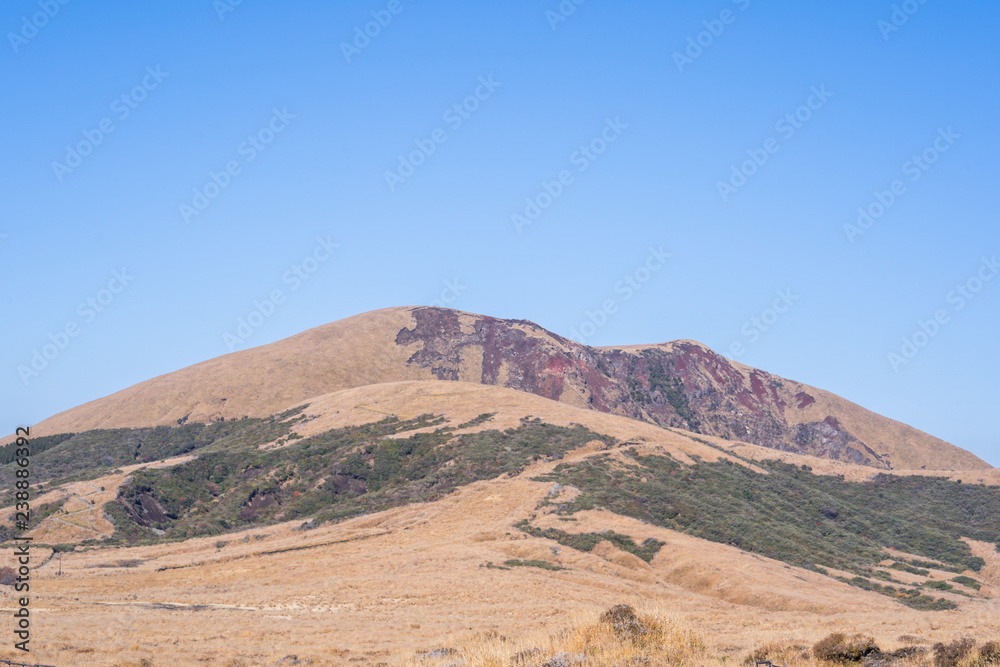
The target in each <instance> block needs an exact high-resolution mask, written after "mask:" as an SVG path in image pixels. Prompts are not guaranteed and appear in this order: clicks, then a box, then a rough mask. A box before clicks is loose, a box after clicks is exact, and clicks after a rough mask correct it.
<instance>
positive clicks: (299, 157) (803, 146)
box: [0, 0, 1000, 465]
mask: <svg viewBox="0 0 1000 667" xmlns="http://www.w3.org/2000/svg"><path fill="white" fill-rule="evenodd" d="M64 1H65V4H62V3H61V2H60V1H59V0H40V1H39V0H35V1H34V2H28V1H25V0H12V1H11V2H6V3H4V4H3V7H2V8H0V29H2V32H3V34H4V35H5V38H4V42H5V44H3V45H2V46H0V59H2V62H0V67H2V70H0V71H2V76H3V84H4V85H3V90H4V94H3V96H2V97H0V108H2V112H3V117H4V118H5V119H6V121H7V126H6V128H5V132H4V136H3V155H4V159H3V161H2V162H0V170H2V171H0V188H2V190H0V192H2V201H3V203H4V207H3V208H4V210H3V214H2V217H0V234H2V235H3V236H2V237H0V260H2V262H3V266H4V269H5V271H4V285H5V289H4V298H5V305H6V309H5V318H4V322H3V325H2V330H0V341H2V346H0V349H2V355H3V356H2V363H0V373H2V374H3V376H4V380H3V382H2V383H0V387H2V390H0V391H2V395H0V398H2V401H3V406H4V408H3V413H2V423H0V431H3V432H5V433H7V432H11V431H13V429H14V427H15V426H17V425H20V424H25V423H27V424H30V423H34V422H36V421H39V420H41V419H43V418H45V417H47V416H49V415H51V414H54V413H56V412H59V411H61V410H64V409H67V408H70V407H73V406H75V405H77V404H80V403H82V402H84V401H87V400H91V399H94V398H98V397H100V396H104V395H107V394H109V393H112V392H114V391H117V390H119V389H122V388H124V387H127V386H129V385H132V384H134V383H136V382H139V381H142V380H145V379H148V378H150V377H154V376H156V375H159V374H162V373H166V372H169V371H172V370H176V369H178V368H181V367H184V366H187V365H190V364H193V363H197V362H199V361H202V360H205V359H208V358H211V357H214V356H218V355H220V354H224V353H226V352H228V351H229V350H230V349H243V348H246V347H252V346H256V345H261V344H265V343H269V342H272V341H275V340H278V339H281V338H284V337H286V336H289V335H292V334H295V333H298V332H300V331H302V330H305V329H307V328H310V327H314V326H317V325H320V324H324V323H327V322H330V321H334V320H337V319H340V318H343V317H346V316H350V315H353V314H356V313H360V312H364V311H368V310H372V309H376V308H383V307H388V306H397V305H411V304H428V303H432V302H434V301H435V300H437V301H438V302H439V303H446V304H447V305H450V306H453V307H456V308H461V309H463V310H469V311H473V312H479V313H487V314H491V315H495V316H500V317H512V318H524V319H530V320H533V321H535V322H537V323H539V324H541V325H542V326H545V327H547V328H549V329H551V330H553V331H555V332H557V333H560V334H563V335H577V336H578V337H580V338H582V339H583V340H584V342H586V343H588V344H593V345H614V344H630V343H652V342H660V341H666V340H673V339H678V338H690V339H696V340H699V341H701V342H703V343H705V344H707V345H709V346H711V347H712V348H714V349H715V350H717V351H719V352H721V353H723V354H726V355H727V356H730V357H734V358H736V359H738V360H739V361H741V362H744V363H747V364H750V365H754V366H758V367H761V368H764V369H766V370H769V371H771V372H774V373H777V374H780V375H783V376H785V377H789V378H793V379H796V380H800V381H802V382H806V383H809V384H812V385H815V386H819V387H822V388H825V389H829V390H831V391H834V392H836V393H839V394H841V395H843V396H844V397H846V398H848V399H851V400H853V401H856V402H858V403H860V404H862V405H864V406H866V407H869V408H871V409H873V410H875V411H877V412H880V413H882V414H885V415H887V416H890V417H893V418H895V419H899V420H901V421H904V422H907V423H910V424H913V425H914V426H917V427H918V428H921V429H924V430H926V431H928V432H930V433H933V434H935V435H938V436H940V437H942V438H945V439H946V440H949V441H951V442H954V443H955V444H958V445H960V446H962V447H965V448H967V449H969V450H971V451H973V452H975V453H976V454H978V455H979V456H981V457H983V458H985V459H986V460H988V461H990V462H991V463H992V464H994V465H1000V438H998V437H997V435H996V433H995V426H994V419H993V416H994V414H995V412H996V405H997V404H998V402H1000V401H998V399H1000V390H998V385H997V381H996V378H997V376H998V372H1000V355H998V354H997V352H998V337H997V334H996V332H997V330H998V328H1000V308H998V304H1000V280H992V278H993V277H994V274H995V273H996V272H997V270H998V269H997V268H995V266H994V263H993V262H994V259H993V258H994V257H995V256H996V254H997V253H998V252H1000V232H998V229H997V225H996V217H995V216H996V205H995V196H993V195H990V194H989V193H990V192H995V191H996V185H995V184H996V180H997V176H998V168H997V155H998V148H1000V146H998V139H1000V134H998V129H997V123H996V118H998V117H1000V103H998V101H1000V100H998V94H997V92H996V91H997V85H996V84H997V72H998V71H1000V50H998V48H997V46H996V40H995V35H996V33H997V29H998V26H1000V6H997V5H996V4H995V3H988V2H985V1H979V2H972V1H961V0H959V1H956V2H950V3H945V2H942V1H941V0H926V1H925V2H923V3H922V4H921V3H920V2H918V0H910V1H909V2H907V3H896V5H895V7H896V8H895V9H894V6H893V3H892V2H861V1H859V0H845V1H844V2H841V3H838V4H837V6H836V8H833V6H832V5H829V4H828V3H793V2H769V3H766V2H761V1H760V0H739V1H738V2H732V1H729V0H725V1H723V0H718V1H713V2H703V3H687V4H686V5H685V6H682V7H676V6H674V4H675V3H656V2H648V1H647V2H639V1H631V2H629V1H624V2H615V3H611V2H607V1H603V2H602V1H600V0H587V1H585V2H582V3H580V4H576V3H575V2H573V0H567V1H566V2H563V3H562V4H560V3H559V2H557V1H555V0H551V1H548V2H544V1H543V2H517V1H512V2H505V3H484V2H480V3H470V2H453V1H444V0H442V1H439V2H431V1H429V0H422V1H420V2H416V1H412V0H396V1H394V2H389V0H384V1H383V0H378V1H374V2H371V1H365V2H352V3H323V2H316V1H313V2H304V1H303V2H291V3H280V4H279V3H265V2H261V1H260V0H243V1H242V2H240V3H238V4H235V2H234V0H219V1H218V2H213V1H212V0H198V1H194V0H181V1H178V2H171V3H135V2H116V1H109V2H102V3H99V5H98V6H94V5H93V3H91V4H87V3H82V2H71V1H68V0H64ZM570 10H572V11H570ZM904 19H905V20H904ZM379 21H381V24H380V23H379ZM382 24H384V25H382ZM366 29H367V31H368V32H369V35H373V36H365V34H364V33H365V31H366ZM456 105H457V108H456ZM387 174H388V175H387ZM859 208H860V209H861V210H862V212H867V213H868V216H869V217H867V218H865V217H862V218H861V221H860V223H859V221H858V219H859V216H860V215H861V214H860V213H859ZM651 249H652V251H651ZM651 252H654V255H651ZM666 255H669V257H665V256H666ZM657 257H658V258H657ZM647 262H648V264H647ZM296 267H298V268H296ZM651 268H655V270H651ZM116 272H117V274H116ZM629 280H631V282H632V283H633V286H631V287H630V286H629V282H628V281H629ZM275 290H279V291H280V294H281V297H282V298H281V299H280V301H281V302H280V303H278V304H276V305H275V306H274V307H273V308H271V307H270V306H268V304H267V303H265V301H266V300H267V299H269V297H270V295H271V294H272V293H273V292H275ZM88 300H91V302H89V303H88ZM255 301H256V302H257V304H259V305H257V306H255ZM608 305H610V307H609V308H608V310H609V311H613V312H610V313H605V312H600V313H599V312H598V311H603V310H604V308H605V306H608ZM258 308H259V310H261V311H264V312H265V314H266V315H267V316H266V317H265V316H263V315H257V316H251V313H252V312H254V311H255V309H258ZM779 311H782V312H779ZM240 318H244V319H247V320H252V322H253V324H255V325H258V326H252V327H250V328H249V329H248V328H243V329H242V330H241V329H240V328H239V327H238V322H239V319H240ZM67 328H69V331H70V332H71V333H72V335H70V334H69V333H65V332H66V331H67ZM241 332H242V333H241ZM574 332H575V333H574ZM247 333H249V335H248V336H243V334H247ZM46 345H49V346H50V347H48V348H47V349H46V348H45V346H46ZM36 351H37V352H38V353H39V354H43V353H44V352H48V356H49V357H50V358H48V359H44V360H43V359H40V358H37V357H35V352H36ZM892 355H895V356H892ZM33 358H35V366H36V368H35V369H32V368H31V364H32V360H33ZM43 365H44V368H40V370H38V368H39V367H42V366H43ZM25 369H31V370H32V371H33V372H30V373H29V372H25Z"/></svg>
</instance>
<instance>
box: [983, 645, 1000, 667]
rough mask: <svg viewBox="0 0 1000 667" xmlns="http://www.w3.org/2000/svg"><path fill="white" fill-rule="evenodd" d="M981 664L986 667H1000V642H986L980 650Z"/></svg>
mask: <svg viewBox="0 0 1000 667" xmlns="http://www.w3.org/2000/svg"><path fill="white" fill-rule="evenodd" d="M979 662H981V663H982V664H984V665H1000V642H986V643H985V644H983V645H982V647H981V648H980V649H979Z"/></svg>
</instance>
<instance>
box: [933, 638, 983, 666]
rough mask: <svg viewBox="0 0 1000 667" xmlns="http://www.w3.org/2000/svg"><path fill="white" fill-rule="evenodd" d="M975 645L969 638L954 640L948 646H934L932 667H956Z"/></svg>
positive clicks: (940, 644)
mask: <svg viewBox="0 0 1000 667" xmlns="http://www.w3.org/2000/svg"><path fill="white" fill-rule="evenodd" d="M975 645H976V643H975V642H974V641H973V640H972V639H970V638H969V637H962V638H961V639H956V640H955V641H953V642H951V643H950V644H942V643H937V644H935V645H934V667H958V663H959V661H960V660H961V659H962V658H964V657H965V656H967V655H968V654H969V653H970V652H971V651H972V649H973V648H974V647H975Z"/></svg>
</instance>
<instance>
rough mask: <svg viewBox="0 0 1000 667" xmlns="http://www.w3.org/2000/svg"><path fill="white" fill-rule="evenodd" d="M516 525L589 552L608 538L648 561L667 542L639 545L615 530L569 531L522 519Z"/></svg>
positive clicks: (648, 542) (612, 542) (651, 541)
mask: <svg viewBox="0 0 1000 667" xmlns="http://www.w3.org/2000/svg"><path fill="white" fill-rule="evenodd" d="M514 527H515V528H517V529H519V530H522V531H524V532H525V533H528V534H529V535H531V536H533V537H544V538H547V539H550V540H555V541H556V542H558V543H559V544H561V545H563V546H566V547H569V548H570V549H576V550H577V551H586V552H588V553H589V552H590V551H592V550H593V549H594V547H596V546H597V545H598V544H599V543H601V542H602V541H604V540H607V541H608V542H610V543H611V544H613V545H615V546H616V547H618V548H619V549H621V550H622V551H627V552H628V553H630V554H632V555H634V556H638V557H639V558H641V559H643V560H644V561H646V562H647V563H648V562H649V561H651V560H653V557H654V556H655V555H656V554H657V552H659V550H660V547H662V546H663V545H664V544H666V542H661V541H660V540H657V539H653V538H649V539H648V540H645V541H643V543H642V546H639V545H637V544H636V543H635V542H634V541H633V540H632V538H631V537H629V536H628V535H622V534H621V533H616V532H615V531H613V530H606V531H604V532H602V533H567V532H565V531H562V530H558V529H556V528H546V529H545V530H542V529H541V528H535V527H534V526H532V525H530V524H529V523H528V522H527V521H520V522H518V523H516V524H514Z"/></svg>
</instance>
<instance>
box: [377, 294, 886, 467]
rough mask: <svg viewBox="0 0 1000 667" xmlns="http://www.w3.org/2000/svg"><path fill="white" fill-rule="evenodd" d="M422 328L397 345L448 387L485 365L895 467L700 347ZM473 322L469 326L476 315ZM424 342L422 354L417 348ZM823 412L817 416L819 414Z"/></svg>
mask: <svg viewBox="0 0 1000 667" xmlns="http://www.w3.org/2000/svg"><path fill="white" fill-rule="evenodd" d="M413 317H414V320H415V322H416V323H415V325H414V326H412V327H407V328H403V329H401V330H400V331H399V332H398V333H397V335H396V344H397V345H401V346H404V347H410V346H412V347H413V348H414V352H413V353H412V355H411V356H410V357H409V359H408V360H407V363H408V364H416V365H419V366H421V367H422V368H425V369H428V370H430V372H431V373H433V374H434V376H435V377H437V378H438V379H440V380H458V379H462V378H468V377H469V375H470V368H469V367H470V365H471V366H475V365H481V369H482V370H481V373H480V377H478V378H476V379H477V380H478V381H480V382H482V383H483V384H491V385H500V386H505V387H509V388H512V389H518V390H521V391H528V392H531V393H533V394H538V395H539V396H544V397H546V398H551V399H553V400H564V401H566V402H569V403H578V402H580V400H581V399H582V400H584V401H585V403H586V405H587V406H588V407H590V408H592V409H595V410H600V411H602V412H610V413H614V414H619V415H623V416H626V417H631V418H634V419H642V420H645V421H650V422H653V423H655V424H658V425H660V426H671V427H678V428H683V429H687V430H690V431H695V432H700V433H707V434H710V435H715V436H719V437H723V438H728V439H733V440H743V441H746V442H751V443H754V444H758V445H763V446H766V447H772V448H776V449H783V450H787V451H794V452H799V453H803V454H811V455H814V456H822V457H824V458H832V459H837V460H843V461H849V462H852V463H859V464H863V465H869V466H875V467H882V468H891V467H892V461H891V457H890V456H888V455H887V454H885V453H882V454H880V453H877V451H876V450H875V449H873V448H872V447H870V446H869V445H867V444H866V443H865V442H863V441H862V440H861V439H859V438H858V437H857V436H856V435H855V434H852V433H851V432H850V431H849V430H848V429H847V428H845V427H844V426H843V425H842V424H841V422H840V420H838V418H837V416H836V415H827V416H825V417H824V418H823V419H820V420H815V421H813V420H809V419H808V418H806V413H805V411H806V410H807V409H809V408H811V407H812V406H813V405H814V404H815V403H816V399H815V398H814V397H813V396H812V395H810V394H809V393H807V392H805V391H802V390H801V385H799V384H797V383H791V382H789V381H786V380H783V379H782V378H779V377H777V376H774V375H771V374H770V373H766V372H764V371H761V370H757V369H750V370H749V372H748V371H747V370H744V369H743V368H740V367H737V366H736V365H734V364H733V363H731V362H730V361H729V360H728V359H726V358H725V357H722V356H721V355H718V354H716V353H715V352H713V351H711V350H709V349H707V348H705V347H703V346H701V345H699V344H697V343H693V342H677V343H670V344H665V345H657V346H650V347H645V348H629V349H615V348H611V349H601V348H592V347H587V346H584V345H580V344H578V343H575V342H573V341H570V340H567V339H565V338H562V337H561V336H557V335H555V334H553V333H551V332H549V331H546V330H545V329H542V328H541V327H539V326H537V325H535V324H533V323H531V322H527V321H524V320H501V319H497V318H493V317H485V316H474V319H473V321H472V322H469V321H468V320H466V321H465V322H462V321H460V320H461V318H462V317H463V314H461V313H459V312H458V311H451V310H443V309H437V308H418V309H415V310H414V311H413ZM464 317H466V318H468V316H467V315H464ZM416 343H421V344H420V345H415V344H416ZM812 411H813V412H814V410H812Z"/></svg>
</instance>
